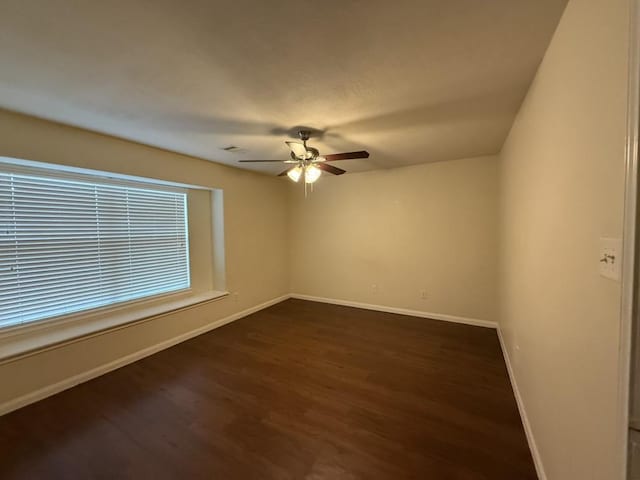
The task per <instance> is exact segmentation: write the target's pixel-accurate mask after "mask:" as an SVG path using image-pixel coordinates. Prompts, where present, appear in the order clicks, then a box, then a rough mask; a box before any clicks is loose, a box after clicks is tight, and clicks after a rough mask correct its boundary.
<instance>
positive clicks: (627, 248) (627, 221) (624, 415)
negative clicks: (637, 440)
mask: <svg viewBox="0 0 640 480" xmlns="http://www.w3.org/2000/svg"><path fill="white" fill-rule="evenodd" d="M639 28H640V0H631V2H630V25H629V52H628V55H629V72H628V94H627V134H626V149H625V199H624V224H623V232H622V239H623V246H622V249H623V252H622V255H623V257H622V259H623V266H622V283H621V301H620V340H619V359H620V365H619V372H620V378H619V382H618V400H619V401H618V409H619V412H618V428H619V438H620V443H621V448H620V449H619V450H620V458H619V465H620V472H619V478H620V479H621V480H624V479H626V477H627V473H626V472H627V467H626V465H627V441H628V433H627V430H628V424H629V394H630V379H631V378H630V370H631V338H632V324H633V315H634V302H635V298H636V295H635V290H636V288H637V286H636V285H635V278H634V275H635V254H636V222H637V220H636V212H637V201H638V200H637V199H638V138H639V137H638V127H639V122H640V46H639V45H638V42H639V41H640V33H639V31H638V29H639Z"/></svg>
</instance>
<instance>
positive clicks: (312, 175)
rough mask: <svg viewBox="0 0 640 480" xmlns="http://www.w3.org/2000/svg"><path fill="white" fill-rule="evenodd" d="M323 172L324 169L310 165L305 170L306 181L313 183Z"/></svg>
mask: <svg viewBox="0 0 640 480" xmlns="http://www.w3.org/2000/svg"><path fill="white" fill-rule="evenodd" d="M321 174H322V170H320V169H319V168H318V167H316V166H315V165H309V166H308V167H307V168H306V169H305V171H304V181H305V182H306V183H313V182H315V181H316V180H318V178H320V175H321Z"/></svg>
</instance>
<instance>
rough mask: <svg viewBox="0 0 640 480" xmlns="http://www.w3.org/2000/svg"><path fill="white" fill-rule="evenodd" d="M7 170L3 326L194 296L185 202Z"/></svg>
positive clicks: (2, 192) (0, 250)
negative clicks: (188, 292) (171, 295)
mask: <svg viewBox="0 0 640 480" xmlns="http://www.w3.org/2000/svg"><path fill="white" fill-rule="evenodd" d="M160 188H161V187H159V189H147V188H146V187H144V188H142V187H141V188H138V187H131V186H123V185H112V184H108V183H104V184H102V183H92V182H89V181H76V180H67V179H60V178H55V177H47V176H40V175H39V174H38V175H31V174H18V173H7V172H1V171H0V327H2V326H8V325H15V324H19V323H25V322H32V321H36V320H40V319H44V318H48V317H53V316H57V315H63V314H67V313H72V312H78V311H81V310H87V309H91V308H96V307H101V306H105V305H110V304H114V303H119V302H124V301H127V300H133V299H139V298H142V297H147V296H152V295H157V294H160V293H166V292H172V291H176V290H181V289H185V288H188V287H189V285H190V279H189V249H188V239H187V231H188V230H187V213H186V208H187V207H186V194H185V193H182V192H175V191H170V190H166V191H165V190H161V189H160Z"/></svg>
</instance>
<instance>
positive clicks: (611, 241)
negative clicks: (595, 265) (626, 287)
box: [598, 237, 622, 282]
mask: <svg viewBox="0 0 640 480" xmlns="http://www.w3.org/2000/svg"><path fill="white" fill-rule="evenodd" d="M598 262H599V265H600V275H602V276H603V277H605V278H609V279H611V280H616V281H618V282H619V281H620V272H621V270H622V268H621V267H622V240H621V239H619V238H606V237H602V238H601V239H600V257H599V258H598Z"/></svg>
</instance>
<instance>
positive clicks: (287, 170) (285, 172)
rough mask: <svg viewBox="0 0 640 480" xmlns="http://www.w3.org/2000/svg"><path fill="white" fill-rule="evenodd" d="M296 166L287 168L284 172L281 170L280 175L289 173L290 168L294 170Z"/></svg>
mask: <svg viewBox="0 0 640 480" xmlns="http://www.w3.org/2000/svg"><path fill="white" fill-rule="evenodd" d="M294 168H296V167H291V168H287V169H286V170H285V171H284V172H280V173H279V174H278V176H279V177H284V176H285V175H286V174H287V173H289V170H293V169H294Z"/></svg>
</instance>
